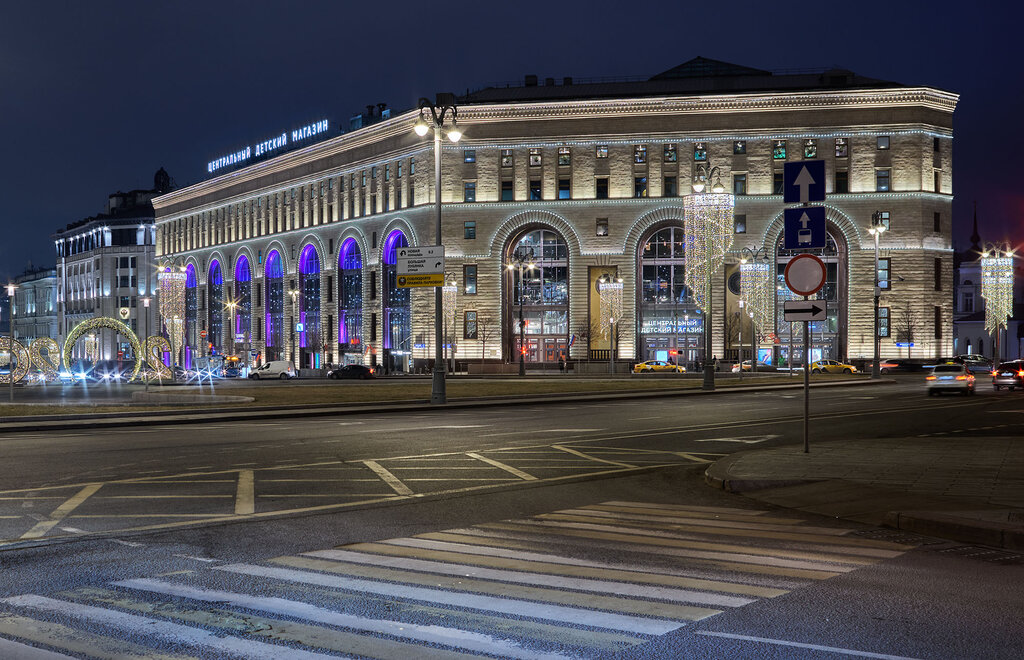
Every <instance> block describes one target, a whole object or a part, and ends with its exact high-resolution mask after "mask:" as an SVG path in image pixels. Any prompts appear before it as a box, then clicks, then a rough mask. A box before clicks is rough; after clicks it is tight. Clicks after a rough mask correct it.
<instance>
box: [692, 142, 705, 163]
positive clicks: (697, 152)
mask: <svg viewBox="0 0 1024 660" xmlns="http://www.w3.org/2000/svg"><path fill="white" fill-rule="evenodd" d="M707 159H708V150H707V147H705V146H704V143H703V142H694V144H693V160H694V162H698V161H705V160H707Z"/></svg>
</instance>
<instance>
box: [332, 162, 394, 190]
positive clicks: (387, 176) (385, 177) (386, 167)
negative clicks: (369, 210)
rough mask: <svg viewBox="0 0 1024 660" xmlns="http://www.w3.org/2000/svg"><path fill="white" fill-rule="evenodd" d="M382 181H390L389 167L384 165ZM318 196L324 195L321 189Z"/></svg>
mask: <svg viewBox="0 0 1024 660" xmlns="http://www.w3.org/2000/svg"><path fill="white" fill-rule="evenodd" d="M384 180H385V181H390V180H391V165H385V166H384ZM320 194H321V195H323V194H324V191H323V189H321V190H320Z"/></svg>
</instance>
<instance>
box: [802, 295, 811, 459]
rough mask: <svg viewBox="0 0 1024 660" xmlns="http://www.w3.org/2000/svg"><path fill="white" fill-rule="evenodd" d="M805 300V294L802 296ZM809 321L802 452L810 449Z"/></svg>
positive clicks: (806, 334)
mask: <svg viewBox="0 0 1024 660" xmlns="http://www.w3.org/2000/svg"><path fill="white" fill-rule="evenodd" d="M804 300H807V296H804ZM810 325H811V322H810V321H804V453H805V454H807V453H809V452H810V451H811V361H810V360H811V347H810V342H809V341H808V339H809V335H810V332H808V328H809V327H810Z"/></svg>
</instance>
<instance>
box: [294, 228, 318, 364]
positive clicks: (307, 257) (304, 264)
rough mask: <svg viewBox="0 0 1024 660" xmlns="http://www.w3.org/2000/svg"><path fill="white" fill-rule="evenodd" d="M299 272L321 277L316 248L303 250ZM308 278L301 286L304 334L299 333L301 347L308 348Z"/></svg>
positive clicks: (300, 306) (300, 312) (300, 305)
mask: <svg viewBox="0 0 1024 660" xmlns="http://www.w3.org/2000/svg"><path fill="white" fill-rule="evenodd" d="M299 272H300V273H301V274H302V275H303V276H306V275H316V276H317V277H318V278H319V276H320V255H319V254H317V252H316V248H315V247H313V246H312V245H307V246H306V247H304V248H302V254H301V255H300V258H299ZM305 284H306V278H305V277H302V278H301V279H300V284H299V297H300V298H299V323H301V324H302V332H300V333H299V346H301V347H303V348H306V309H305V308H306V286H305Z"/></svg>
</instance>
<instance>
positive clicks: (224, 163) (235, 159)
mask: <svg viewBox="0 0 1024 660" xmlns="http://www.w3.org/2000/svg"><path fill="white" fill-rule="evenodd" d="M327 126H328V124H327V120H326V119H321V120H320V121H318V122H316V123H313V124H307V125H306V126H303V127H302V128H297V129H295V130H294V131H291V132H290V133H287V132H286V133H281V134H280V135H278V136H277V137H272V138H270V139H269V140H264V141H263V142H260V143H258V144H254V145H250V146H248V147H245V148H244V149H239V150H238V151H236V152H234V153H230V154H227V155H226V156H221V157H220V158H217V159H216V160H211V161H210V162H209V163H207V164H206V171H207V172H210V173H213V172H216V171H217V170H219V169H221V168H224V167H230V166H232V165H238V164H240V163H244V162H246V161H248V160H249V159H250V158H252V157H253V156H263V155H265V154H269V153H271V152H273V151H277V150H278V149H283V148H285V147H287V146H288V145H289V144H294V143H296V142H301V141H303V140H307V139H309V138H311V137H315V136H317V135H320V134H322V133H326V132H327ZM289 140H290V142H289Z"/></svg>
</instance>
